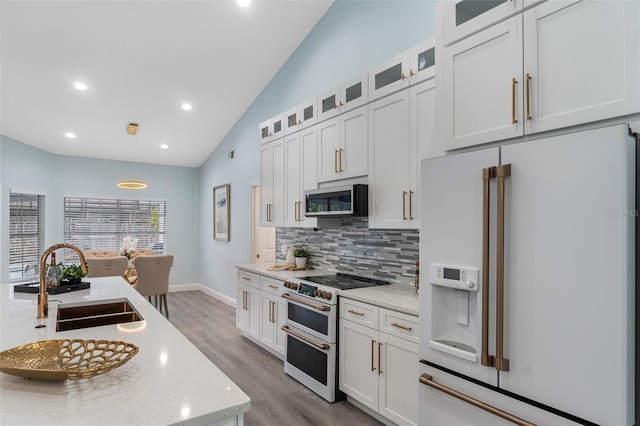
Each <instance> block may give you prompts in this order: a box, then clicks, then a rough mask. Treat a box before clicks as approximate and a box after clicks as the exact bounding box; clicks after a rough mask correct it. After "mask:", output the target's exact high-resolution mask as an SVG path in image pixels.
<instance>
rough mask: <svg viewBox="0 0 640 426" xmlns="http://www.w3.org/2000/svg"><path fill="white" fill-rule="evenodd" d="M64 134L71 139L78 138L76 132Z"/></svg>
mask: <svg viewBox="0 0 640 426" xmlns="http://www.w3.org/2000/svg"><path fill="white" fill-rule="evenodd" d="M64 135H65V136H66V137H68V138H69V139H75V138H76V134H75V133H73V132H64Z"/></svg>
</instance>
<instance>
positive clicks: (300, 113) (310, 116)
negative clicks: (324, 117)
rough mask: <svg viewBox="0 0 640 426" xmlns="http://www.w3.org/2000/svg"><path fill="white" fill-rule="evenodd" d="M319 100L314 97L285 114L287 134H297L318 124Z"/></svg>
mask: <svg viewBox="0 0 640 426" xmlns="http://www.w3.org/2000/svg"><path fill="white" fill-rule="evenodd" d="M316 104H317V98H315V97H313V98H311V99H308V100H306V101H304V102H302V103H301V104H299V105H296V106H295V107H293V108H291V109H290V110H288V111H286V112H285V113H284V127H285V129H284V131H285V134H287V135H289V134H291V133H294V132H297V131H298V130H302V129H305V128H307V127H309V126H311V125H314V124H316V123H317V122H318V113H317V105H316Z"/></svg>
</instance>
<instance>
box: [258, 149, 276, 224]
mask: <svg viewBox="0 0 640 426" xmlns="http://www.w3.org/2000/svg"><path fill="white" fill-rule="evenodd" d="M260 203H261V204H260V226H273V225H272V224H271V223H270V217H271V206H272V205H273V146H272V145H268V144H267V145H263V146H261V147H260Z"/></svg>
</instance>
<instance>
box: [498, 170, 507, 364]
mask: <svg viewBox="0 0 640 426" xmlns="http://www.w3.org/2000/svg"><path fill="white" fill-rule="evenodd" d="M508 176H511V164H504V165H502V166H499V167H498V168H497V170H496V177H497V179H498V212H497V213H498V220H497V228H498V229H497V239H498V241H497V245H496V359H495V367H496V369H498V370H499V371H509V360H508V359H507V358H505V357H504V198H505V194H504V192H505V190H504V179H505V178H506V177H508Z"/></svg>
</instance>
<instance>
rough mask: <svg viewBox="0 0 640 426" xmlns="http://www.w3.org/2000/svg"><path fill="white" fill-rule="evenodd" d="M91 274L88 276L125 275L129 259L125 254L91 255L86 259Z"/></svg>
mask: <svg viewBox="0 0 640 426" xmlns="http://www.w3.org/2000/svg"><path fill="white" fill-rule="evenodd" d="M86 261H87V267H88V268H89V274H88V275H87V277H89V278H92V277H113V276H116V277H123V278H124V274H125V271H126V270H127V265H128V263H129V259H127V258H126V257H125V256H114V257H89V258H87V259H86Z"/></svg>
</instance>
